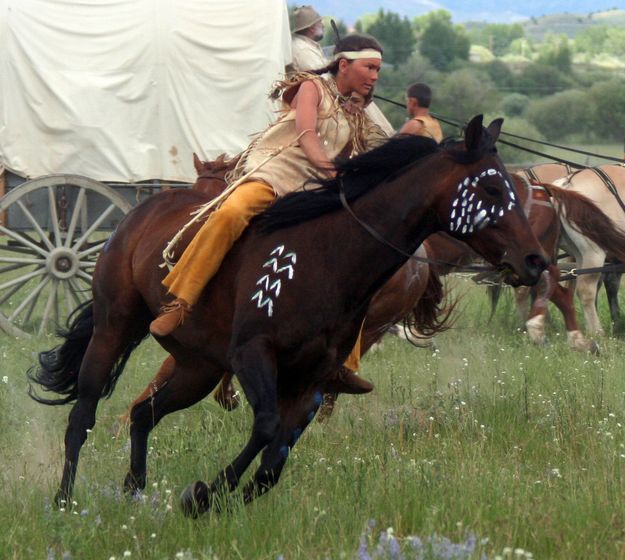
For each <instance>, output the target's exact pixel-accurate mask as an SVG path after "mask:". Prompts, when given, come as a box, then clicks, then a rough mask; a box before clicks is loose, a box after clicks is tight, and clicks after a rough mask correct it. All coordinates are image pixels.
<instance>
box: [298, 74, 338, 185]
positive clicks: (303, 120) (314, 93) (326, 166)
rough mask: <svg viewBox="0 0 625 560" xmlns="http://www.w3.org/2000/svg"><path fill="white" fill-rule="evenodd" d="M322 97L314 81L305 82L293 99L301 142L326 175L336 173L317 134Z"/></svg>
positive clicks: (305, 150)
mask: <svg viewBox="0 0 625 560" xmlns="http://www.w3.org/2000/svg"><path fill="white" fill-rule="evenodd" d="M320 99H321V96H320V93H319V90H318V89H317V86H316V85H315V83H314V82H312V81H306V82H303V83H302V85H301V86H300V88H299V91H298V92H297V95H296V96H295V99H294V100H293V105H294V107H295V128H296V130H297V134H298V135H299V134H301V135H302V136H301V137H300V139H299V144H300V146H301V147H302V150H303V151H304V153H305V154H306V157H307V158H308V159H309V160H310V162H311V163H312V164H313V166H314V167H316V168H317V169H319V170H320V171H322V172H323V173H325V174H326V175H329V176H332V175H334V166H333V165H332V162H331V161H330V160H329V159H328V155H327V154H326V152H325V150H324V149H323V146H322V144H321V139H320V138H319V136H317V108H318V106H319V101H320Z"/></svg>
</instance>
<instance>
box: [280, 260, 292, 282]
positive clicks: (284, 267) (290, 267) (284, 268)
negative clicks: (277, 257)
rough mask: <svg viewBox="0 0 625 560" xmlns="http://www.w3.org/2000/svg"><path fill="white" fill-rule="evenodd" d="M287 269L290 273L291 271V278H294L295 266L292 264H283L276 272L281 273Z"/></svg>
mask: <svg viewBox="0 0 625 560" xmlns="http://www.w3.org/2000/svg"><path fill="white" fill-rule="evenodd" d="M285 270H286V271H288V273H289V280H293V266H292V265H290V264H288V265H286V266H281V267H280V268H278V269H277V270H276V273H278V274H279V273H280V272H283V271H285Z"/></svg>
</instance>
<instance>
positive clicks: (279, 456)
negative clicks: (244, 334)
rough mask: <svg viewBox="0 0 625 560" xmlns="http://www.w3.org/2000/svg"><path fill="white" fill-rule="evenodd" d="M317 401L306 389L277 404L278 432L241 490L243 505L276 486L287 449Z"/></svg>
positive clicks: (315, 393)
mask: <svg viewBox="0 0 625 560" xmlns="http://www.w3.org/2000/svg"><path fill="white" fill-rule="evenodd" d="M321 400H322V395H321V392H320V391H319V390H310V391H308V392H306V393H305V394H303V395H300V396H297V397H294V398H289V399H284V400H282V401H281V402H280V419H281V423H280V429H279V430H278V432H277V434H276V436H275V437H274V438H273V440H272V441H271V443H269V445H268V446H267V448H266V449H265V451H264V452H263V456H262V460H261V463H260V466H259V467H258V470H257V471H256V473H255V474H254V478H253V479H252V480H251V481H250V482H248V483H247V484H246V485H245V488H244V489H243V499H244V501H245V503H249V502H251V501H252V500H253V499H254V498H256V497H258V496H260V495H262V494H264V493H265V492H267V491H269V490H270V489H271V488H272V487H273V486H275V485H276V484H277V483H278V480H279V478H280V474H281V473H282V469H283V468H284V465H285V464H286V461H287V458H288V456H289V453H290V451H291V449H292V448H293V447H294V446H295V444H296V443H297V440H298V439H299V438H300V437H301V435H302V433H303V432H304V430H305V429H306V427H307V426H308V424H310V422H311V421H312V419H313V418H314V417H315V413H316V412H317V410H318V409H319V406H320V405H321Z"/></svg>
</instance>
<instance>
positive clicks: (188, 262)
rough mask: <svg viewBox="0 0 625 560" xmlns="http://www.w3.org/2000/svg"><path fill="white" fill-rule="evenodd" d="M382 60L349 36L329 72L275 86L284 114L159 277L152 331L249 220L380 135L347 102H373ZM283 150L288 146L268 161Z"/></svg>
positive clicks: (174, 312) (177, 308) (175, 313)
mask: <svg viewBox="0 0 625 560" xmlns="http://www.w3.org/2000/svg"><path fill="white" fill-rule="evenodd" d="M381 63H382V47H381V46H380V44H379V43H378V42H377V41H376V40H375V39H374V38H373V37H370V36H368V35H361V34H352V35H348V36H346V37H344V38H342V39H340V40H339V41H338V42H337V45H336V47H335V50H334V57H333V60H332V62H331V63H330V64H329V65H328V66H327V67H325V68H321V69H319V70H316V71H313V72H311V73H300V74H296V75H294V76H292V77H290V78H289V79H287V80H285V81H284V82H281V83H280V84H279V85H278V88H279V91H281V93H282V103H283V115H282V116H281V117H280V118H279V119H278V121H277V122H276V123H275V124H273V125H271V126H270V127H269V128H268V129H267V130H266V131H265V132H263V133H262V134H261V135H260V136H259V137H258V138H257V139H256V140H255V141H254V142H252V144H251V145H250V147H249V148H248V149H247V150H246V151H245V152H244V153H243V156H242V157H241V161H240V162H239V164H238V166H237V169H236V170H235V173H238V174H239V176H242V175H245V174H249V173H250V172H251V174H250V176H249V177H247V178H246V181H245V182H243V183H242V184H240V185H239V186H237V187H236V188H235V189H234V190H233V192H232V193H231V194H230V195H229V196H228V197H227V198H226V200H225V201H224V202H223V203H222V205H221V206H220V207H219V208H218V209H217V210H216V211H214V212H213V213H212V214H211V216H210V217H209V219H208V220H207V221H206V222H205V223H204V224H203V225H202V227H201V228H200V230H199V231H198V232H197V234H196V235H195V237H194V238H193V240H192V241H191V243H190V244H189V245H188V247H187V248H186V249H185V251H184V253H183V254H182V257H181V258H180V260H179V261H178V262H177V263H176V265H175V266H174V268H173V269H172V270H171V271H170V273H169V274H168V275H167V276H166V277H165V279H164V280H163V284H164V285H165V286H166V287H167V289H168V292H169V293H171V294H173V295H174V296H175V300H174V301H173V302H172V303H170V304H167V305H164V306H163V307H162V308H161V313H160V315H159V316H158V317H157V318H156V319H155V320H154V321H152V323H151V325H150V331H151V332H152V334H154V335H156V336H167V335H169V334H170V333H171V332H173V331H174V330H175V329H176V328H177V327H178V326H179V325H181V324H182V323H183V321H184V319H185V316H186V315H187V314H188V313H190V312H191V309H192V307H193V305H194V304H195V303H196V302H197V300H198V299H199V297H200V294H201V293H202V290H203V289H204V287H205V286H206V284H207V283H208V282H209V280H210V279H211V278H212V277H213V276H214V275H215V274H216V272H217V270H218V269H219V267H220V265H221V262H222V261H223V259H224V257H225V256H226V254H227V253H228V251H229V250H230V248H231V247H232V245H233V244H234V242H235V241H236V240H237V239H238V238H239V237H240V236H241V234H242V233H243V231H244V230H245V228H246V227H247V225H248V223H249V221H250V220H251V218H253V217H254V216H255V215H257V214H259V213H260V212H262V211H263V210H264V209H265V208H267V207H268V206H269V205H270V204H271V203H272V202H273V201H274V200H275V199H276V197H279V196H282V195H285V194H287V193H289V192H292V191H295V190H298V189H301V188H302V187H303V185H304V183H305V182H306V181H307V180H308V179H310V178H312V177H315V176H319V175H325V176H328V177H332V176H334V174H335V169H334V166H333V164H332V161H333V160H334V158H336V157H337V156H351V155H355V154H358V153H361V152H363V151H365V150H367V149H370V148H371V147H372V146H373V143H374V142H376V141H378V142H379V141H380V139H381V138H383V137H384V136H385V135H384V133H383V132H382V131H381V129H380V128H379V127H378V126H377V125H375V124H374V123H373V122H372V121H370V120H369V118H368V117H367V116H366V115H365V113H364V111H362V108H361V107H359V106H358V105H357V104H355V103H353V102H352V101H351V99H350V98H351V95H352V94H353V93H355V94H358V95H359V96H361V97H364V98H365V99H366V100H370V99H371V97H372V95H373V86H374V85H375V82H376V81H377V79H378V73H379V71H380V66H381ZM323 74H325V76H322V75H323ZM280 146H286V147H285V148H284V149H282V151H280V152H279V153H277V155H274V157H272V158H270V159H269V160H267V156H268V155H270V154H271V153H275V152H274V151H275V150H276V148H278V147H280ZM359 342H360V338H359V340H358V342H357V343H356V347H355V348H354V351H352V355H350V357H349V358H348V361H347V362H346V367H347V368H348V369H349V370H350V371H356V370H357V368H358V359H359V357H360V356H359V354H360V348H359V346H360V345H359ZM347 375H349V374H347ZM353 382H354V383H355V384H356V385H357V387H355V389H356V390H355V391H354V392H366V391H370V390H371V388H372V386H371V384H370V383H368V382H366V381H364V380H361V379H360V378H357V377H356V378H355V379H353Z"/></svg>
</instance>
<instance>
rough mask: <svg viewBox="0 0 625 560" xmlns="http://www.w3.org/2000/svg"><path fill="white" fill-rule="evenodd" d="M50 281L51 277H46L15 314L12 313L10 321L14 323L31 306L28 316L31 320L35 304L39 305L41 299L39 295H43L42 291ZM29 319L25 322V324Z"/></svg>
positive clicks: (16, 309)
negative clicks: (38, 301) (38, 300)
mask: <svg viewBox="0 0 625 560" xmlns="http://www.w3.org/2000/svg"><path fill="white" fill-rule="evenodd" d="M49 281H50V277H49V276H46V277H45V278H44V279H43V280H42V281H41V282H39V284H38V285H37V287H36V288H35V289H34V290H32V291H31V292H30V294H28V296H27V297H26V299H24V300H22V303H20V304H19V305H18V306H17V307H16V308H15V309H14V311H13V313H11V315H9V321H11V322H13V321H14V320H15V319H16V318H17V317H19V315H20V313H21V312H22V311H23V310H24V309H25V308H26V306H28V305H29V304H30V308H29V309H28V311H29V313H28V315H27V317H28V318H30V315H32V310H33V309H34V306H35V304H36V303H37V299H38V298H39V294H40V293H41V290H43V289H44V288H45V287H46V284H47V283H48V282H49ZM27 320H28V319H26V320H25V322H26V321H27Z"/></svg>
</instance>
